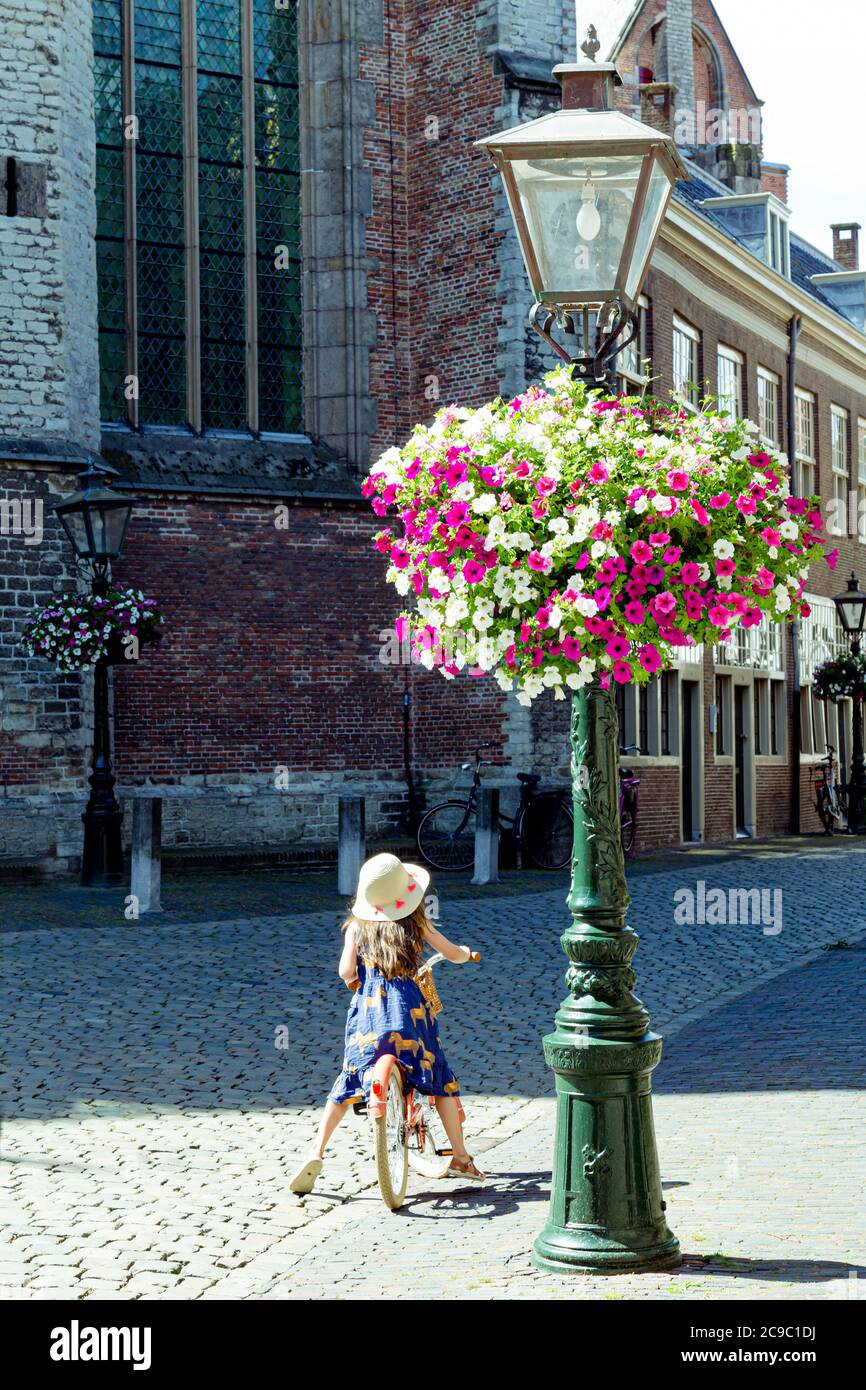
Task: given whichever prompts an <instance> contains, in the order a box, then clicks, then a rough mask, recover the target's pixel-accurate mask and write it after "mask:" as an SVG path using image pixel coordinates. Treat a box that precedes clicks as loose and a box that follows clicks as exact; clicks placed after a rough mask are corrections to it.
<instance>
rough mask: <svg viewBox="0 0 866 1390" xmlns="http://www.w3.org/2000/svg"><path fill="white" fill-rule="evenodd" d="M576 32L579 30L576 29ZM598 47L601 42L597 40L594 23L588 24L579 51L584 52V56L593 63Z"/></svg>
mask: <svg viewBox="0 0 866 1390" xmlns="http://www.w3.org/2000/svg"><path fill="white" fill-rule="evenodd" d="M578 32H580V31H579V30H578ZM600 48H601V44H600V43H599V41H598V31H597V30H596V27H595V25H594V24H590V26H589V28H588V29H587V31H586V38H585V39H584V41H583V43H582V44H581V45H580V51H581V53H584V54H585V55H586V57H587V58H588V59H589V61H590V62H591V63H594V62H595V59H596V54H597V53H598V51H599V49H600Z"/></svg>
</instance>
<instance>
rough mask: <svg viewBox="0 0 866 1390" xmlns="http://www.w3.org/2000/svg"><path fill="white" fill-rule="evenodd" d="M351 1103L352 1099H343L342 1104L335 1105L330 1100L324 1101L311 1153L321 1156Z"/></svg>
mask: <svg viewBox="0 0 866 1390" xmlns="http://www.w3.org/2000/svg"><path fill="white" fill-rule="evenodd" d="M351 1104H352V1101H350V1100H344V1101H343V1103H342V1105H336V1104H335V1102H334V1101H332V1100H329V1101H327V1102H326V1104H325V1109H324V1112H323V1114H322V1120H321V1123H320V1125H319V1132H318V1134H317V1135H316V1138H315V1140H314V1142H313V1144H312V1146H311V1148H310V1152H311V1153H314V1154H317V1155H318V1156H319V1158H322V1157H323V1155H324V1152H325V1146H326V1145H327V1142H328V1140H329V1139H330V1137H331V1135H332V1134H333V1133H334V1130H335V1129H336V1128H337V1125H338V1124H339V1123H340V1121H341V1120H342V1118H343V1116H344V1115H345V1114H346V1112H347V1110H348V1109H349V1106H350V1105H351Z"/></svg>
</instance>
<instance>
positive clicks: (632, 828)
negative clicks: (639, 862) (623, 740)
mask: <svg viewBox="0 0 866 1390" xmlns="http://www.w3.org/2000/svg"><path fill="white" fill-rule="evenodd" d="M619 751H620V757H622V755H623V754H628V753H636V754H637V755H638V756H640V748H639V747H638V745H637V744H636V743H629V744H627V745H626V747H625V748H621V749H620V750H619ZM639 805H640V778H639V777H638V776H637V774H636V773H635V772H633V771H632V770H631V769H630V768H627V767H621V768H620V769H619V834H620V839H621V840H622V852H623V854H624V855H625V857H626V858H627V859H633V858H634V855H635V854H636V852H637V812H638V806H639Z"/></svg>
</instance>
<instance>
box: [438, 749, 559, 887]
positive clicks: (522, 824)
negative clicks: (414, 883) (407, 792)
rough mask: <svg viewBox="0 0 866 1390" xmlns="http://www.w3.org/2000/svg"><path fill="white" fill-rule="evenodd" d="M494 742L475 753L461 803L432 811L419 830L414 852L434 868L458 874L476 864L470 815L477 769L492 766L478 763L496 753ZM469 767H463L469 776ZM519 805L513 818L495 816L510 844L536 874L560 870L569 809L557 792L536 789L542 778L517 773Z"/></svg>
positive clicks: (452, 802)
mask: <svg viewBox="0 0 866 1390" xmlns="http://www.w3.org/2000/svg"><path fill="white" fill-rule="evenodd" d="M499 747H501V744H500V743H499V741H498V740H496V739H490V740H488V742H487V743H482V744H481V746H480V747H479V748H476V750H475V771H474V775H473V778H472V786H471V787H470V788H469V792H468V793H467V796H466V799H465V800H464V801H458V800H456V799H452V800H449V801H441V802H439V804H438V805H437V806H432V807H431V808H430V810H429V811H428V812H427V814H426V815H425V816H423V817H422V819H421V823H420V825H419V826H418V835H417V840H418V850H419V853H420V854H421V855H422V857H423V858H424V859H426V861H427V863H428V864H431V865H432V866H433V868H434V869H439V870H444V871H446V872H449V871H454V872H457V871H459V870H461V869H469V868H471V867H472V864H473V863H474V862H475V815H476V810H477V802H478V791H479V788H480V786H481V772H482V768H485V767H494V766H496V763H495V760H494V759H491V758H483V757H482V753H483V752H484V751H485V749H488V748H499ZM471 767H472V764H471V763H463V765H462V768H461V771H464V772H466V771H468V770H469V769H470V768H471ZM517 780H518V782H519V783H520V804H519V806H518V808H517V812H516V814H515V815H514V816H507V815H505V813H504V812H500V813H499V820H500V822H501V823H502V824H504V825H507V826H510V827H511V834H512V836H513V838H514V841H515V844H516V845H517V846H518V848H519V849H521V850H522V852H523V853H524V854H525V855H526V856H527V858H528V859H530V860H531V861H532V863H533V864H535V865H536V867H537V868H539V869H563V868H565V866H566V864H568V863H569V861H570V859H571V849H572V844H573V840H574V833H573V832H574V822H573V820H572V815H571V809H570V807H569V805H568V803H567V801H566V799H565V797H564V796H563V794H562V793H560V792H542V791H539V790H538V787H539V784H540V782H541V778H540V777H539V776H538V774H537V773H535V772H518V774H517Z"/></svg>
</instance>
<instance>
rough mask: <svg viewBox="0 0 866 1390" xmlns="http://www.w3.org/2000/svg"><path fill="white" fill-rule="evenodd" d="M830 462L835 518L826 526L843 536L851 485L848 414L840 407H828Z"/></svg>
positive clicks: (835, 533) (836, 534)
mask: <svg viewBox="0 0 866 1390" xmlns="http://www.w3.org/2000/svg"><path fill="white" fill-rule="evenodd" d="M830 460H831V463H832V467H833V501H834V502H835V504H836V516H835V519H834V520H831V521H830V523H829V524H828V527H827V529H828V531H830V532H831V533H832V534H833V535H835V536H841V535H844V534H845V531H846V529H847V527H846V518H847V515H848V489H849V487H850V485H851V480H850V472H849V462H848V412H847V410H843V408H842V406H841V405H831V406H830Z"/></svg>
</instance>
